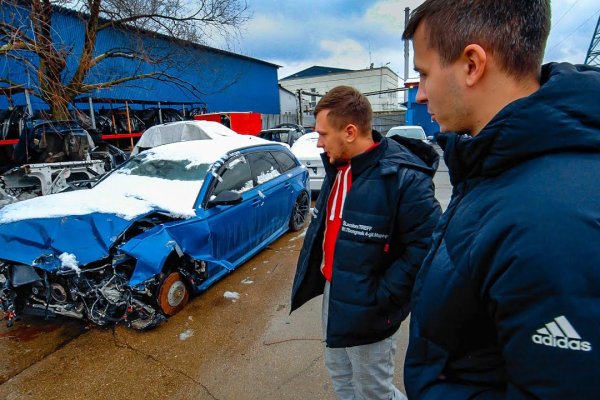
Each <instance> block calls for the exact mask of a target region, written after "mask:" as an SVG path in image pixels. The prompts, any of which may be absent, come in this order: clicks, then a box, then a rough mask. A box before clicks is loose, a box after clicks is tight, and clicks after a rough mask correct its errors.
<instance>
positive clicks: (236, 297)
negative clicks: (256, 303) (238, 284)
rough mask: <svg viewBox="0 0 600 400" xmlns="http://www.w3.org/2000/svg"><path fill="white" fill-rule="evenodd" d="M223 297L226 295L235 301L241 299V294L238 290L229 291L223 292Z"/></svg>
mask: <svg viewBox="0 0 600 400" xmlns="http://www.w3.org/2000/svg"><path fill="white" fill-rule="evenodd" d="M223 297H225V298H226V299H229V300H233V301H234V302H235V301H236V300H239V299H240V294H239V293H238V292H229V291H227V292H225V293H224V294H223Z"/></svg>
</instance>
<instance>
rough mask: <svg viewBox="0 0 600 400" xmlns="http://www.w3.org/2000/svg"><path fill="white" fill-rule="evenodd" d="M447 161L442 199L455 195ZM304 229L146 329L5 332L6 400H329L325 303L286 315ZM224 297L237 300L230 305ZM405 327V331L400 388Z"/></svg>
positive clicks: (1, 367)
mask: <svg viewBox="0 0 600 400" xmlns="http://www.w3.org/2000/svg"><path fill="white" fill-rule="evenodd" d="M446 171H447V168H446V167H445V165H444V164H443V163H441V166H440V169H439V173H438V174H437V175H436V179H435V183H436V194H437V197H438V199H439V200H440V202H441V203H442V205H443V206H444V208H445V205H446V204H447V203H448V199H449V197H450V191H451V187H450V184H449V182H448V177H447V172H446ZM304 233H305V231H301V232H298V233H288V234H285V235H284V236H282V237H281V238H280V239H279V240H277V241H276V242H275V243H273V244H272V245H271V246H269V247H268V248H267V249H266V250H264V251H262V252H261V253H260V254H258V255H257V256H256V257H254V258H252V259H251V260H250V261H249V262H247V263H246V264H244V265H242V266H241V267H239V268H238V269H237V270H235V271H234V272H233V273H232V274H230V275H229V276H227V277H226V278H224V279H223V280H221V281H220V282H218V283H216V284H215V285H213V286H212V287H211V288H209V289H208V291H207V292H205V293H203V294H201V295H199V296H197V297H195V298H193V299H192V300H191V301H190V303H189V304H188V305H187V306H186V307H185V308H184V309H183V310H182V311H181V312H180V313H179V314H177V315H175V316H173V317H172V318H170V319H169V320H168V321H167V322H166V323H164V324H162V325H160V326H159V327H157V328H155V329H153V330H151V331H149V332H138V331H134V330H132V329H128V328H126V327H124V326H118V327H116V328H115V329H99V328H95V327H88V326H86V325H85V324H83V323H81V322H79V321H73V320H64V319H61V320H53V321H43V320H41V319H39V318H38V319H32V318H24V319H22V320H20V321H17V322H16V323H15V326H14V327H13V328H11V329H7V328H6V326H5V325H4V323H3V322H2V325H0V351H1V352H2V354H3V357H2V359H1V360H2V361H0V383H1V384H0V399H9V400H12V399H64V400H69V399H82V398H85V399H144V400H152V399H219V400H227V399H273V400H275V399H289V400H293V399H303V400H304V399H332V398H334V395H333V391H332V389H331V385H330V382H329V377H328V376H327V373H326V371H325V368H324V365H323V355H322V353H323V351H322V346H323V344H322V342H321V326H320V312H321V297H318V298H316V299H313V300H312V301H310V302H309V303H308V304H306V305H304V306H303V307H302V308H301V309H299V310H298V311H295V312H294V314H292V315H291V316H290V315H289V302H290V291H291V284H292V280H293V276H294V272H295V266H296V260H297V258H298V254H299V250H300V247H301V245H302V240H303V235H304ZM225 292H236V293H239V299H237V300H236V299H229V298H226V297H225V296H224V294H225ZM407 333H408V324H407V323H406V322H405V323H403V324H402V327H401V336H400V340H399V345H398V354H397V373H396V383H397V385H398V386H399V387H400V388H403V385H402V362H403V359H404V353H405V351H406V343H407Z"/></svg>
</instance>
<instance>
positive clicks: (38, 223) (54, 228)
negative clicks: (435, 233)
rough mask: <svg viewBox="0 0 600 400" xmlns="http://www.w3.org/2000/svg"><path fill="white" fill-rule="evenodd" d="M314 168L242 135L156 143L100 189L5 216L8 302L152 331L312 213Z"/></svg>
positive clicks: (2, 255)
mask: <svg viewBox="0 0 600 400" xmlns="http://www.w3.org/2000/svg"><path fill="white" fill-rule="evenodd" d="M309 190H310V189H309V182H308V172H307V171H306V168H304V167H303V166H302V165H301V164H300V163H299V162H298V160H297V159H296V158H295V157H294V155H293V154H292V153H291V152H290V151H289V149H288V148H287V147H285V146H283V145H281V144H277V143H272V142H267V141H263V140H260V139H256V140H254V141H248V140H244V139H243V138H242V137H240V136H236V137H228V138H221V139H218V140H195V141H187V142H179V143H172V144H167V145H164V146H159V147H155V148H153V149H150V150H147V151H145V152H142V153H140V154H138V155H137V156H136V157H133V158H131V159H129V160H128V161H127V162H125V163H124V164H123V165H121V166H120V167H119V168H117V169H115V170H113V171H112V172H111V173H110V174H108V175H107V176H106V177H105V178H104V179H103V180H101V181H100V182H99V183H98V184H97V185H95V186H94V187H93V188H91V189H89V190H80V191H73V192H66V193H58V194H54V195H52V196H44V197H37V198H34V199H30V200H25V201H22V202H19V203H14V204H10V205H8V206H6V207H4V208H2V209H0V307H2V309H3V310H4V312H5V317H6V319H7V321H8V325H9V326H10V325H12V323H13V321H14V319H15V317H16V316H17V315H19V314H21V313H23V314H25V313H27V314H34V315H38V316H42V317H45V318H50V317H53V316H56V315H62V316H67V317H74V318H78V319H83V320H87V321H90V322H92V323H94V324H97V325H100V326H102V325H109V324H114V323H118V322H124V323H126V324H127V325H128V326H130V327H132V328H135V329H148V328H151V327H153V326H156V325H157V324H159V323H161V322H162V321H164V320H165V318H166V317H169V316H171V315H174V314H175V313H177V312H178V311H180V310H181V309H182V308H183V307H184V306H185V304H186V303H187V302H188V300H189V298H190V294H191V293H193V292H202V291H204V290H206V289H207V288H208V287H209V286H211V285H212V284H213V283H214V282H215V281H217V280H218V279H220V278H221V277H223V276H224V275H226V274H228V273H230V272H232V271H233V270H234V269H235V268H237V267H238V266H240V265H241V264H242V263H244V262H245V261H247V260H248V259H249V258H250V257H252V256H253V255H255V254H256V253H258V252H259V251H260V250H262V249H264V248H265V247H266V246H267V245H268V244H270V243H271V242H273V241H274V240H275V239H277V238H278V237H280V236H281V235H282V234H283V233H285V232H286V231H288V230H292V231H296V230H299V229H301V228H302V227H303V226H304V224H305V221H306V217H307V214H308V210H309V205H310V204H309Z"/></svg>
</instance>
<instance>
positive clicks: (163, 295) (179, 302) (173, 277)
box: [157, 272, 190, 316]
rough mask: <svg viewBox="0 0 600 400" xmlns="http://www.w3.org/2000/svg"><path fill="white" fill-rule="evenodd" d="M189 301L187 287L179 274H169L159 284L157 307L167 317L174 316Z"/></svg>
mask: <svg viewBox="0 0 600 400" xmlns="http://www.w3.org/2000/svg"><path fill="white" fill-rule="evenodd" d="M189 299H190V293H189V290H188V287H187V286H186V284H185V282H184V281H183V277H182V276H181V274H180V273H179V272H171V273H170V274H168V275H167V276H166V277H165V279H164V280H163V281H162V283H161V284H160V289H159V290H158V299H157V302H158V306H159V307H160V310H161V311H162V312H163V313H164V314H165V315H168V316H171V315H175V314H177V313H178V312H179V311H181V310H182V309H183V307H185V305H186V304H187V303H188V301H189Z"/></svg>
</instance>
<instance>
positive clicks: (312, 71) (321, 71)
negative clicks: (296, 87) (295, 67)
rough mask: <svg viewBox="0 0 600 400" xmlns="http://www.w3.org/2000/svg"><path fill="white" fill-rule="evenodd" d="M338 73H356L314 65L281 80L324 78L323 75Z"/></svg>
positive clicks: (349, 70)
mask: <svg viewBox="0 0 600 400" xmlns="http://www.w3.org/2000/svg"><path fill="white" fill-rule="evenodd" d="M336 72H354V70H351V69H342V68H332V67H322V66H318V65H314V66H312V67H310V68H307V69H305V70H303V71H300V72H296V73H295V74H293V75H290V76H286V77H285V78H282V79H280V80H281V81H284V80H286V79H298V78H308V77H311V76H322V75H328V74H333V73H336Z"/></svg>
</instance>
